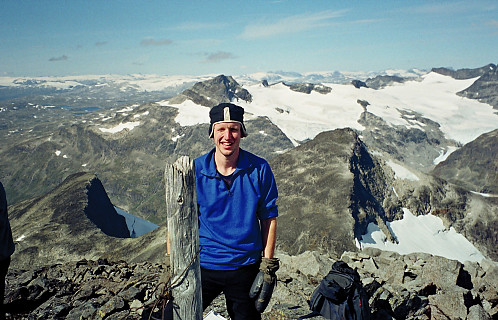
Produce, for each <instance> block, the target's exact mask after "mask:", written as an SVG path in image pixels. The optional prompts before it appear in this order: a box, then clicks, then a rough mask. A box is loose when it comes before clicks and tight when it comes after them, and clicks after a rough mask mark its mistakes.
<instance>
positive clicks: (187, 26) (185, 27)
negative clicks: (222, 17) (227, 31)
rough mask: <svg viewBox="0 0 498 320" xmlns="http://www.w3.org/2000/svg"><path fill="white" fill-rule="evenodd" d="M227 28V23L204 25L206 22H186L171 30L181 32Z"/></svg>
mask: <svg viewBox="0 0 498 320" xmlns="http://www.w3.org/2000/svg"><path fill="white" fill-rule="evenodd" d="M225 26H226V23H222V22H213V23H204V22H184V23H181V24H179V25H177V26H176V27H173V28H171V30H179V31H192V30H206V29H221V28H224V27H225Z"/></svg>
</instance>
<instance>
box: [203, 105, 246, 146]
mask: <svg viewBox="0 0 498 320" xmlns="http://www.w3.org/2000/svg"><path fill="white" fill-rule="evenodd" d="M209 118H210V119H211V122H210V125H209V137H210V138H212V137H213V136H214V125H215V124H217V123H220V122H237V123H240V130H241V132H242V137H247V131H246V127H245V126H244V108H242V107H239V106H237V105H234V104H232V103H220V104H219V105H217V106H214V107H213V108H212V109H211V110H210V111H209Z"/></svg>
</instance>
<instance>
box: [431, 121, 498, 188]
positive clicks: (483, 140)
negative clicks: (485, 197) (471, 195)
mask: <svg viewBox="0 0 498 320" xmlns="http://www.w3.org/2000/svg"><path fill="white" fill-rule="evenodd" d="M497 146H498V129H497V130H493V131H491V132H488V133H485V134H483V135H481V136H479V137H477V139H475V140H473V141H471V142H469V143H467V144H466V145H464V146H463V147H461V148H460V149H458V150H456V151H455V152H453V153H451V154H450V155H449V156H448V158H447V159H446V160H445V161H443V162H441V163H439V164H438V165H437V166H436V167H435V168H434V170H433V171H432V172H433V174H434V175H436V176H438V177H441V178H443V179H445V180H447V181H450V182H452V183H454V184H457V185H460V186H463V187H465V188H467V189H469V190H472V191H476V192H482V193H490V194H498V148H497ZM477 154H478V155H479V157H475V155H477Z"/></svg>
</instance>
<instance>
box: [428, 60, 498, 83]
mask: <svg viewBox="0 0 498 320" xmlns="http://www.w3.org/2000/svg"><path fill="white" fill-rule="evenodd" d="M431 71H432V72H436V73H439V74H442V75H444V76H450V77H452V78H455V79H461V80H463V79H471V78H476V77H480V76H483V75H485V74H487V73H489V72H493V71H496V65H494V64H492V63H490V64H488V65H486V66H484V67H480V68H475V69H458V70H453V69H449V68H444V67H441V68H432V70H431Z"/></svg>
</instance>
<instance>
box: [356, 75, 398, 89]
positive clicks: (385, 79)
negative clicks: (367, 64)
mask: <svg viewBox="0 0 498 320" xmlns="http://www.w3.org/2000/svg"><path fill="white" fill-rule="evenodd" d="M404 81H405V79H404V78H401V77H398V76H387V75H383V76H382V75H381V76H376V77H375V78H368V79H367V80H366V81H365V84H366V86H367V87H368V88H372V89H376V90H377V89H382V88H384V87H387V86H389V85H391V84H393V83H403V82H404Z"/></svg>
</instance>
